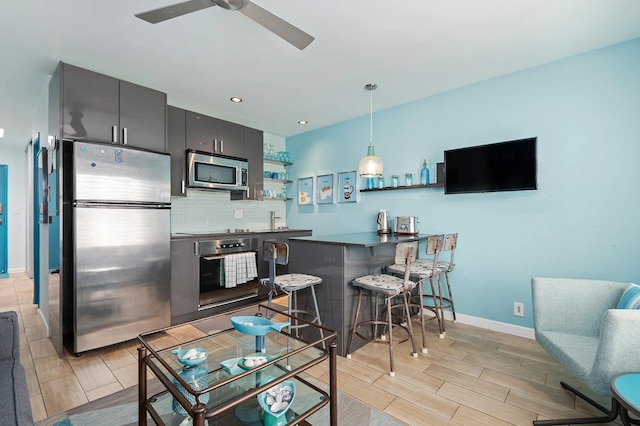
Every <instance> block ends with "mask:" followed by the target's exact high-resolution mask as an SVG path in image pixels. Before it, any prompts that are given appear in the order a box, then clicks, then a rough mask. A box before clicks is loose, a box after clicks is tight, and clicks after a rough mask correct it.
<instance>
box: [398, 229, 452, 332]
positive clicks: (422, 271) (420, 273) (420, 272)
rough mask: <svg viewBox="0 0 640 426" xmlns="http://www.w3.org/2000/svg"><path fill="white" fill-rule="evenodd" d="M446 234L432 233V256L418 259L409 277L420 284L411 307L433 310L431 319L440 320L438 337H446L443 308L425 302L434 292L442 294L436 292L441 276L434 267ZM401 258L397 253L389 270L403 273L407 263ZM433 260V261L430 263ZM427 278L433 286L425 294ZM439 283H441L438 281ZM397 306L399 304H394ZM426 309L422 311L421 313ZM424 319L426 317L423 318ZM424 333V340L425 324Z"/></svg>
mask: <svg viewBox="0 0 640 426" xmlns="http://www.w3.org/2000/svg"><path fill="white" fill-rule="evenodd" d="M444 238H445V237H444V235H443V234H440V235H430V236H429V237H428V238H427V250H426V254H427V256H431V257H430V258H429V259H416V260H415V261H414V262H413V263H412V265H411V268H410V270H409V273H410V275H409V278H410V279H412V280H415V281H417V282H418V283H419V286H418V294H417V295H416V296H415V297H413V298H412V299H411V301H410V303H409V306H410V307H414V308H415V307H419V308H421V309H423V310H424V309H427V310H429V311H431V312H433V314H434V316H433V317H432V318H430V319H429V320H432V319H436V320H437V321H438V337H439V338H441V339H444V336H445V330H444V318H443V316H442V309H440V306H439V305H438V304H434V305H428V304H425V303H424V298H425V297H427V298H429V297H432V296H433V295H434V294H441V293H442V292H438V293H436V290H435V285H434V277H439V274H438V270H434V269H433V262H434V261H435V262H436V264H439V262H438V258H439V256H440V252H441V251H442V247H443V241H444ZM400 261H401V259H399V258H398V256H397V255H396V259H395V263H394V264H393V265H389V266H387V272H389V273H391V274H394V275H401V274H404V273H405V265H404V264H403V263H401V262H400ZM429 262H431V263H429ZM425 280H428V281H429V285H430V287H431V294H426V295H425V294H424V293H423V291H422V288H423V284H422V283H424V282H425ZM438 284H440V283H439V282H438ZM394 307H397V306H394ZM422 313H424V311H421V315H422ZM421 320H422V321H424V317H423V318H422V319H421ZM422 334H423V340H424V325H423V327H422Z"/></svg>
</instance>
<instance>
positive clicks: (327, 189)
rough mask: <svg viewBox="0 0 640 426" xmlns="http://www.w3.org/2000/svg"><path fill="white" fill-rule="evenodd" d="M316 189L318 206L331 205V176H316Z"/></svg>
mask: <svg viewBox="0 0 640 426" xmlns="http://www.w3.org/2000/svg"><path fill="white" fill-rule="evenodd" d="M316 188H317V191H318V198H317V199H318V204H332V203H333V198H334V197H333V192H334V190H333V174H330V175H320V176H318V177H317V178H316Z"/></svg>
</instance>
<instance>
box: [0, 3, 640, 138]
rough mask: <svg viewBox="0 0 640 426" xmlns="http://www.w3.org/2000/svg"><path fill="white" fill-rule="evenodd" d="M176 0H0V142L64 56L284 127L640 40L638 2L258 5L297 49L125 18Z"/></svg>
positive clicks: (215, 13)
mask: <svg viewBox="0 0 640 426" xmlns="http://www.w3.org/2000/svg"><path fill="white" fill-rule="evenodd" d="M176 2H177V1H174V0H138V1H131V0H101V1H97V0H0V52H1V54H2V56H1V57H0V127H3V128H5V129H6V131H5V139H4V140H5V141H8V140H11V141H17V142H18V143H20V144H24V143H25V142H26V141H27V140H28V138H29V135H30V133H31V128H32V126H31V118H32V117H33V116H34V115H35V114H36V112H35V111H36V106H37V105H38V98H39V96H40V93H41V92H42V89H43V87H44V85H45V84H46V82H47V81H48V76H49V75H51V74H52V72H53V70H54V69H55V67H56V64H57V62H58V61H60V60H61V61H64V62H68V63H71V64H74V65H78V66H81V67H84V68H88V69H91V70H94V71H98V72H101V73H104V74H108V75H112V76H114V77H118V78H121V79H123V80H128V81H131V82H134V83H138V84H142V85H144V86H148V87H152V88H155V89H159V90H162V91H164V92H166V93H167V99H168V102H169V104H171V105H175V106H180V107H183V108H187V109H191V110H195V111H198V112H202V113H206V114H209V115H213V116H216V117H219V118H223V119H226V120H229V121H234V122H237V123H240V124H244V125H247V126H250V127H255V128H259V129H263V130H265V131H266V132H269V133H272V134H276V135H282V136H291V135H295V134H298V133H302V132H306V131H308V130H312V129H315V128H319V127H323V126H326V125H329V124H333V123H336V122H340V121H344V120H347V119H351V118H354V117H358V116H361V115H365V114H368V112H369V92H367V91H366V90H365V89H364V85H365V84H366V83H369V82H374V83H377V84H378V85H379V86H380V87H379V88H378V90H377V91H376V92H374V93H375V94H374V97H373V103H374V110H380V109H384V108H389V107H392V106H395V105H399V104H402V103H406V102H410V101H413V100H416V99H420V98H424V97H427V96H430V95H433V94H436V93H440V92H444V91H447V90H451V89H454V88H457V87H461V86H465V85H468V84H471V83H474V82H478V81H481V80H485V79H489V78H492V77H496V76H500V75H504V74H508V73H511V72H514V71H518V70H522V69H525V68H529V67H533V66H536V65H540V64H544V63H547V62H551V61H554V60H557V59H560V58H564V57H568V56H572V55H575V54H579V53H582V52H586V51H589V50H593V49H596V48H600V47H604V46H608V45H612V44H615V43H618V42H622V41H625V40H630V39H634V38H638V37H640V0H413V1H403V2H396V1H388V0H333V1H329V0H255V3H256V4H258V5H260V6H262V7H263V8H265V9H267V10H269V11H270V12H272V13H274V14H276V15H278V16H280V17H281V18H283V19H285V20H287V21H289V22H290V23H292V24H294V25H296V26H297V27H299V28H300V29H302V30H304V31H306V32H307V33H309V34H311V35H313V36H314V37H315V41H314V42H313V43H311V44H310V45H309V46H308V47H307V48H306V49H305V50H302V51H300V50H298V49H297V48H295V47H293V46H291V45H290V44H288V43H287V42H285V41H284V40H282V39H280V38H279V37H277V36H275V35H274V34H272V33H270V32H268V31H267V30H265V29H264V28H263V27H261V26H260V25H258V24H256V23H255V22H253V21H251V20H250V19H249V18H247V17H246V16H244V15H243V14H241V13H238V12H232V11H227V10H224V9H222V8H221V7H211V8H208V9H205V10H201V11H199V12H195V13H192V14H189V15H185V16H182V17H179V18H175V19H172V20H169V21H165V22H163V23H159V24H155V25H152V24H149V23H147V22H144V21H142V20H140V19H138V18H135V17H134V14H135V13H139V12H144V11H147V10H150V9H155V8H158V7H163V6H166V5H170V4H173V3H176ZM232 96H240V97H242V98H243V99H244V102H242V103H240V104H234V103H231V102H230V101H229V98H230V97H232ZM301 119H305V120H308V121H309V124H308V125H307V126H300V125H299V124H297V121H298V120H301ZM43 130H46V129H43ZM16 135H18V136H16ZM0 143H3V141H0Z"/></svg>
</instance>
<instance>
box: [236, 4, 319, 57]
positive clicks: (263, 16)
mask: <svg viewBox="0 0 640 426" xmlns="http://www.w3.org/2000/svg"><path fill="white" fill-rule="evenodd" d="M239 12H241V13H243V14H244V15H245V16H247V17H249V18H251V19H253V20H254V21H255V22H257V23H258V24H260V25H262V26H263V27H265V28H266V29H268V30H269V31H271V32H272V33H274V34H276V35H277V36H279V37H281V38H282V39H284V40H285V41H287V42H289V43H291V44H293V45H294V46H295V47H297V48H298V49H300V50H302V49H304V48H305V47H307V46H308V45H309V44H311V42H312V41H313V40H315V39H314V38H313V37H312V36H310V35H309V34H307V33H305V32H304V31H302V30H301V29H299V28H297V27H294V26H293V25H291V24H290V23H288V22H287V21H285V20H284V19H281V18H278V17H277V16H276V15H274V14H273V13H271V12H269V11H268V10H266V9H263V8H261V7H260V6H258V5H257V4H255V3H249V4H248V5H246V6H245V7H243V8H242V9H240V10H239Z"/></svg>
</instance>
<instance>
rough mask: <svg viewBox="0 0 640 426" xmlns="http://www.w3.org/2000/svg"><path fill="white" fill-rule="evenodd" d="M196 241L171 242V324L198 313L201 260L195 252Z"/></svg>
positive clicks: (175, 240)
mask: <svg viewBox="0 0 640 426" xmlns="http://www.w3.org/2000/svg"><path fill="white" fill-rule="evenodd" d="M196 241H197V240H196V238H185V239H172V240H171V324H179V323H181V322H184V321H183V320H181V317H183V316H185V315H189V314H193V313H194V312H197V311H198V300H199V293H200V287H199V286H200V277H199V272H198V271H199V268H200V266H199V262H200V258H199V257H198V256H197V255H196V252H195V243H196Z"/></svg>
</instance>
